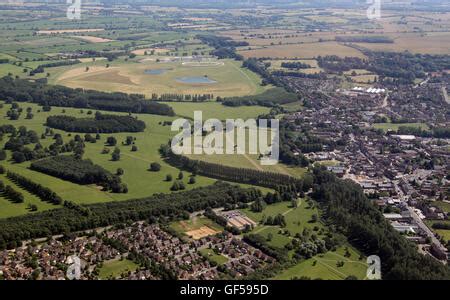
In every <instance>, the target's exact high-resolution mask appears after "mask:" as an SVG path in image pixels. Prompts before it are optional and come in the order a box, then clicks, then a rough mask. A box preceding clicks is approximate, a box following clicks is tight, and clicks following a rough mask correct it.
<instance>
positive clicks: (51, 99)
mask: <svg viewBox="0 0 450 300" xmlns="http://www.w3.org/2000/svg"><path fill="white" fill-rule="evenodd" d="M0 98H1V99H5V100H6V101H19V102H32V103H37V104H39V105H42V106H44V107H49V106H62V107H76V108H92V109H99V110H107V111H118V112H131V113H146V114H156V115H166V116H174V115H175V112H174V111H173V109H172V108H171V107H170V106H168V105H166V104H163V103H157V102H154V101H149V100H147V99H145V97H144V96H143V95H139V94H125V93H118V92H117V93H106V92H99V91H93V90H83V89H72V88H68V87H64V86H58V85H55V86H53V85H47V84H45V83H43V82H41V81H35V82H33V81H28V80H24V79H14V78H12V77H9V76H5V77H3V78H0Z"/></svg>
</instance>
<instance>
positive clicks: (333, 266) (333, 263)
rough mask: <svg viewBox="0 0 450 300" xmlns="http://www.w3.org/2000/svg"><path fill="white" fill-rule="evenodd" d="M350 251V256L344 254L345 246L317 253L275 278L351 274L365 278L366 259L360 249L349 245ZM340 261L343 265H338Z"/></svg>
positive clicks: (325, 276)
mask: <svg viewBox="0 0 450 300" xmlns="http://www.w3.org/2000/svg"><path fill="white" fill-rule="evenodd" d="M348 251H349V253H350V256H349V257H345V256H344V254H345V247H340V248H338V249H337V250H336V251H329V252H327V253H325V254H319V255H316V256H314V257H312V258H310V259H307V260H304V261H302V262H300V263H298V264H296V265H295V266H293V267H290V268H288V269H286V270H284V271H283V272H282V273H280V274H278V275H277V276H275V277H274V278H273V279H276V280H289V279H293V278H300V277H302V276H305V277H309V278H311V279H325V280H342V279H345V278H346V277H348V276H350V275H353V276H356V278H358V279H365V278H366V271H367V263H366V260H365V259H361V260H360V259H359V258H360V254H359V253H358V251H356V250H355V249H354V248H352V247H350V246H348ZM340 261H343V262H344V265H343V266H342V267H338V266H337V263H338V262H340Z"/></svg>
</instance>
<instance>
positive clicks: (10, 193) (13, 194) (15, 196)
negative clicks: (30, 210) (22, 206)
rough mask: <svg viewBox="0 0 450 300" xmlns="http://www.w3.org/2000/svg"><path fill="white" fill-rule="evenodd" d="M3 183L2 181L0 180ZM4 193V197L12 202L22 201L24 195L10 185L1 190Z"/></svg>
mask: <svg viewBox="0 0 450 300" xmlns="http://www.w3.org/2000/svg"><path fill="white" fill-rule="evenodd" d="M2 184H3V182H2ZM1 192H3V194H4V195H5V197H6V198H8V199H10V200H11V201H12V202H14V203H23V202H24V197H23V194H22V193H21V192H19V191H17V190H15V189H14V188H13V187H12V186H10V185H7V186H6V187H4V188H3V190H2V191H1Z"/></svg>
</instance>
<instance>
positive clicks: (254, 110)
mask: <svg viewBox="0 0 450 300" xmlns="http://www.w3.org/2000/svg"><path fill="white" fill-rule="evenodd" d="M165 103H166V104H167V105H169V106H171V107H172V108H173V109H174V111H175V113H176V114H177V115H178V116H180V117H185V118H187V119H193V118H194V111H201V112H202V116H203V121H206V120H207V119H219V120H226V119H237V118H241V119H243V120H247V119H250V118H256V117H257V116H259V115H263V114H267V113H269V111H270V109H269V108H267V107H263V106H240V107H230V106H225V105H222V104H220V103H217V102H204V103H182V102H165Z"/></svg>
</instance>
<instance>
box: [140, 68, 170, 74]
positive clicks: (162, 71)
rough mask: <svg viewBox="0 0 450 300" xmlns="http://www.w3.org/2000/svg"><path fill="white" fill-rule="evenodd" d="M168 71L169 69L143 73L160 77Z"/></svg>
mask: <svg viewBox="0 0 450 300" xmlns="http://www.w3.org/2000/svg"><path fill="white" fill-rule="evenodd" d="M167 71H169V69H149V70H145V71H144V73H145V74H148V75H161V74H164V73H166V72H167Z"/></svg>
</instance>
